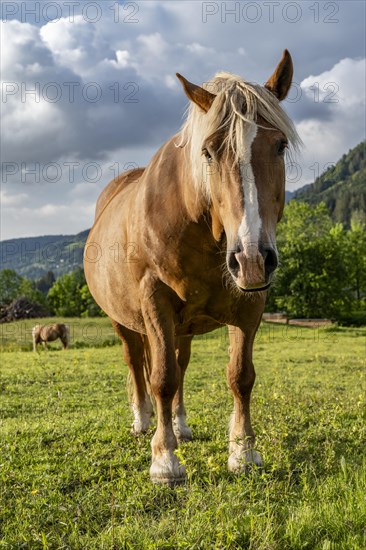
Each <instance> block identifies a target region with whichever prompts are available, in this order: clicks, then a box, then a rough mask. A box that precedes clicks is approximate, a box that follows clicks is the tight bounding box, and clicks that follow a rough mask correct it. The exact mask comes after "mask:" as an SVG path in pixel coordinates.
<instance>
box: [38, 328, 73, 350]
mask: <svg viewBox="0 0 366 550" xmlns="http://www.w3.org/2000/svg"><path fill="white" fill-rule="evenodd" d="M57 338H60V340H61V342H62V347H63V349H67V348H68V347H69V344H70V331H69V327H68V326H67V325H62V324H61V323H56V324H54V325H36V326H34V327H33V329H32V339H33V351H37V344H42V345H43V347H44V348H46V346H47V342H54V341H55V340H57Z"/></svg>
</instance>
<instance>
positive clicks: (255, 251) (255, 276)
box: [227, 245, 278, 292]
mask: <svg viewBox="0 0 366 550" xmlns="http://www.w3.org/2000/svg"><path fill="white" fill-rule="evenodd" d="M227 266H228V269H229V272H230V274H231V275H232V277H233V279H234V281H235V283H236V285H237V286H238V287H239V289H240V290H242V291H247V292H255V291H260V290H266V289H267V288H268V287H269V286H270V284H271V280H272V274H273V272H274V271H275V269H276V268H277V266H278V257H277V252H276V251H275V249H274V248H273V247H271V246H263V245H261V246H259V247H258V246H255V247H254V246H248V247H246V249H245V250H243V249H242V248H241V247H239V246H238V247H237V249H236V250H231V251H229V252H228V253H227Z"/></svg>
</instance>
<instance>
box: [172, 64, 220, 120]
mask: <svg viewBox="0 0 366 550" xmlns="http://www.w3.org/2000/svg"><path fill="white" fill-rule="evenodd" d="M176 75H177V77H178V78H179V80H180V81H181V83H182V86H183V88H184V91H185V93H186V94H187V96H188V99H190V100H191V101H193V103H195V104H196V105H198V107H200V108H201V109H202V110H203V111H205V113H207V111H208V110H209V108H210V107H211V105H212V102H213V100H214V99H215V97H216V96H215V95H214V94H211V92H208V91H207V90H205V89H204V88H201V87H200V86H196V84H192V82H189V81H188V80H187V79H186V78H184V76H182V75H181V74H179V73H176Z"/></svg>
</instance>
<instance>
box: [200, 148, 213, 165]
mask: <svg viewBox="0 0 366 550" xmlns="http://www.w3.org/2000/svg"><path fill="white" fill-rule="evenodd" d="M202 154H203V155H205V157H206V159H207V162H211V161H212V157H211V155H210V153H209V152H208V150H207V149H206V148H204V149H202Z"/></svg>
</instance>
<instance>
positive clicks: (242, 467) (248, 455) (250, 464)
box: [228, 449, 263, 474]
mask: <svg viewBox="0 0 366 550" xmlns="http://www.w3.org/2000/svg"><path fill="white" fill-rule="evenodd" d="M262 465H263V462H262V458H261V455H260V454H259V453H257V451H254V449H248V450H246V451H242V452H234V453H232V454H231V455H230V456H229V460H228V470H229V472H233V473H235V474H242V473H248V472H250V471H251V470H253V469H254V468H258V469H261V468H262Z"/></svg>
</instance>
